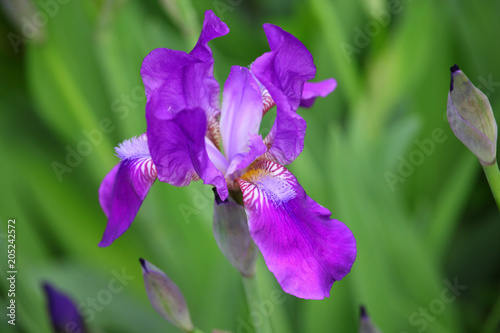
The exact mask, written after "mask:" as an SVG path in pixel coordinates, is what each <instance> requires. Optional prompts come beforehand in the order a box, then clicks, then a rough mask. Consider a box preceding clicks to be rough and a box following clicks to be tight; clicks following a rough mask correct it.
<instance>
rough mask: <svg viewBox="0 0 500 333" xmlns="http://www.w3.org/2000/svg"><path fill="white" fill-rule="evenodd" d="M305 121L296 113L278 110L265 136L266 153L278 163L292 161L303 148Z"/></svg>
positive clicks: (284, 163) (283, 163)
mask: <svg viewBox="0 0 500 333" xmlns="http://www.w3.org/2000/svg"><path fill="white" fill-rule="evenodd" d="M306 128H307V123H306V121H305V120H304V119H303V118H302V117H301V116H299V115H298V114H297V113H295V112H292V111H285V110H280V107H279V106H278V112H277V114H276V120H275V122H274V125H273V127H272V128H271V131H270V132H269V134H268V136H267V137H266V140H265V142H266V144H267V145H268V147H270V148H269V150H268V152H267V155H268V156H269V158H270V159H272V160H273V161H275V162H276V163H278V164H282V165H286V164H290V163H292V162H293V161H294V160H295V159H296V158H297V156H299V154H300V153H301V152H302V150H303V149H304V138H305V136H306Z"/></svg>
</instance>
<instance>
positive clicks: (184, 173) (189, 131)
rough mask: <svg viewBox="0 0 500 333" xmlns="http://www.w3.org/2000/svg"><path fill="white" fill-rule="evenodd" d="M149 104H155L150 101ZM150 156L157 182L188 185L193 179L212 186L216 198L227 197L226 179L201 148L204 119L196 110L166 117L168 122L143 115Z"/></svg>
mask: <svg viewBox="0 0 500 333" xmlns="http://www.w3.org/2000/svg"><path fill="white" fill-rule="evenodd" d="M149 103H155V100H154V99H152V100H150V101H148V104H149ZM146 119H147V121H148V142H149V150H150V152H151V157H152V159H153V161H154V163H155V165H156V169H157V170H158V179H160V181H162V182H167V183H169V184H171V185H175V186H186V185H188V184H189V183H190V182H191V180H192V179H193V177H195V179H196V177H200V178H201V179H202V180H203V182H204V183H205V184H211V185H214V186H215V187H216V188H217V191H218V193H219V195H220V197H221V198H222V199H223V200H225V199H226V198H227V196H228V189H227V185H226V180H225V179H224V175H223V174H222V172H221V171H219V170H218V169H217V168H216V167H215V165H214V163H213V162H212V161H211V160H210V159H209V158H208V154H207V147H206V145H205V130H206V128H207V120H206V117H205V113H204V112H203V110H202V109H200V108H195V109H185V110H181V111H179V112H177V113H174V114H170V115H169V118H168V119H158V118H155V116H154V114H146Z"/></svg>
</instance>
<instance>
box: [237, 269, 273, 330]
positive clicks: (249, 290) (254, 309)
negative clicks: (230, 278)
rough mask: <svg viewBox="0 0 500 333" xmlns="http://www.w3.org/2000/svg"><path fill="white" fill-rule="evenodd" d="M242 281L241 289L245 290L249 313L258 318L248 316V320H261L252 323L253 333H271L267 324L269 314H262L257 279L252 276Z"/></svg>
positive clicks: (243, 278) (269, 324)
mask: <svg viewBox="0 0 500 333" xmlns="http://www.w3.org/2000/svg"><path fill="white" fill-rule="evenodd" d="M242 280H243V288H244V289H245V295H246V298H247V303H248V310H249V313H256V314H259V316H249V318H252V319H253V318H254V317H255V318H257V317H258V318H259V319H260V318H262V320H261V321H259V322H253V321H252V323H251V324H252V325H253V327H254V331H255V333H272V331H273V330H272V328H271V323H270V322H269V313H267V312H266V313H263V312H262V308H261V307H262V301H261V299H260V293H259V288H258V284H257V277H256V275H254V276H253V277H244V276H242Z"/></svg>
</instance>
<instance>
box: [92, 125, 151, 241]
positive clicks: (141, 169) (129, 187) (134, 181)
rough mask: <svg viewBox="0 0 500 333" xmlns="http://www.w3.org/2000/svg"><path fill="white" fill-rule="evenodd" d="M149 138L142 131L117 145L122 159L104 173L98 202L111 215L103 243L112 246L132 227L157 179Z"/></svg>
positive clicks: (108, 215)
mask: <svg viewBox="0 0 500 333" xmlns="http://www.w3.org/2000/svg"><path fill="white" fill-rule="evenodd" d="M147 141H148V137H147V136H146V134H142V135H140V136H139V137H135V138H132V139H130V140H125V141H124V142H123V143H121V144H120V145H118V147H117V148H116V153H117V155H118V157H120V159H121V160H122V161H121V162H120V163H119V164H118V165H116V166H115V167H114V168H113V169H111V171H110V172H109V173H108V174H107V175H106V177H104V179H103V181H102V183H101V186H100V188H99V202H100V204H101V207H102V210H103V211H104V214H106V216H107V217H108V224H107V226H106V230H105V231H104V235H103V237H102V240H101V242H100V243H99V246H101V247H105V246H109V245H110V244H111V243H113V241H114V240H115V239H117V238H118V237H120V236H121V235H122V234H123V233H124V232H125V231H126V230H127V229H128V228H129V227H130V225H131V224H132V221H133V220H134V218H135V216H136V215H137V212H138V211H139V208H140V207H141V205H142V202H143V201H144V198H146V195H147V194H148V192H149V189H150V188H151V185H153V183H154V182H155V180H156V177H157V173H156V167H155V165H154V164H153V161H152V159H151V156H150V155H149V150H148V142H147Z"/></svg>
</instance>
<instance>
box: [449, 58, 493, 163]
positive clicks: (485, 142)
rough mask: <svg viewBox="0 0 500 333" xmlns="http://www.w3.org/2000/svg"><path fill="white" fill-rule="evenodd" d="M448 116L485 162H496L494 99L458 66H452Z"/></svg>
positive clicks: (456, 132)
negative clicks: (492, 104)
mask: <svg viewBox="0 0 500 333" xmlns="http://www.w3.org/2000/svg"><path fill="white" fill-rule="evenodd" d="M447 115H448V122H449V123H450V126H451V129H452V130H453V133H454V134H455V136H456V137H457V138H458V139H459V140H460V141H462V142H463V144H464V145H465V146H466V147H467V148H469V150H470V151H471V152H472V153H474V155H476V156H477V158H478V159H479V161H480V162H481V164H482V165H492V164H495V162H496V151H497V124H496V122H495V117H494V116H493V111H492V109H491V105H490V102H489V101H488V98H487V97H486V95H484V94H483V93H482V92H481V91H480V90H479V89H477V88H476V87H475V86H474V85H473V84H472V83H471V82H470V80H469V79H468V78H467V76H466V75H465V74H464V73H463V72H462V71H461V70H460V68H458V66H457V65H454V66H453V67H451V84H450V92H449V93H448V106H447Z"/></svg>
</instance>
